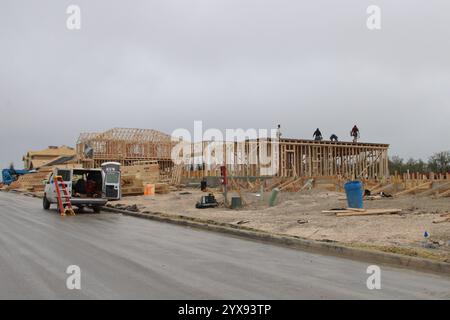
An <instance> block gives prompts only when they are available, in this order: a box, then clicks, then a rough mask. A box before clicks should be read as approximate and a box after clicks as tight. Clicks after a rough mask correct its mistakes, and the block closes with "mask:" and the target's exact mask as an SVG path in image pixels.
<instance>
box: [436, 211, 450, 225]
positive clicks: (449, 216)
mask: <svg viewBox="0 0 450 320" xmlns="http://www.w3.org/2000/svg"><path fill="white" fill-rule="evenodd" d="M440 217H441V218H439V219H435V220H433V223H442V222H450V213H447V214H441V215H440Z"/></svg>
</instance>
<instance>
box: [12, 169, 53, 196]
mask: <svg viewBox="0 0 450 320" xmlns="http://www.w3.org/2000/svg"><path fill="white" fill-rule="evenodd" d="M51 172H52V171H51V169H42V170H39V171H38V172H33V173H27V174H24V175H22V176H20V177H19V179H17V181H14V182H13V183H11V185H10V186H9V188H10V189H20V190H27V191H33V192H38V191H44V188H45V185H44V183H43V181H44V180H47V179H48V178H49V176H50V174H51Z"/></svg>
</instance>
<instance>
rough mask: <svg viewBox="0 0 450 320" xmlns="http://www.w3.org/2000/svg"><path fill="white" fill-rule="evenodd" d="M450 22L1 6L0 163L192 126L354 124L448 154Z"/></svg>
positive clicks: (343, 5) (259, 5)
mask: <svg viewBox="0 0 450 320" xmlns="http://www.w3.org/2000/svg"><path fill="white" fill-rule="evenodd" d="M70 4H77V5H79V6H80V7H81V18H82V23H81V30H79V31H69V30H67V29H66V19H67V17H68V16H67V14H66V8H67V6H68V5H70ZM371 4H376V5H378V6H380V7H381V10H382V29H381V30H380V31H369V30H368V29H367V27H366V19H367V14H366V9H367V7H368V6H369V5H371ZM449 14H450V2H449V1H448V0H427V1H423V0H396V1H392V0H386V1H381V0H372V1H366V0H340V1H336V0H314V1H300V0H133V1H124V0H120V1H112V0H108V1H107V0H71V1H63V0H53V1H49V0H40V1H32V0H27V1H24V0H2V1H1V4H0V106H1V119H2V121H1V125H0V134H1V140H0V141H1V142H0V150H1V151H0V164H1V167H4V166H6V165H8V164H9V162H11V161H15V163H16V167H19V166H20V167H21V166H22V163H21V162H20V158H21V156H22V155H23V154H24V153H25V151H26V150H28V149H36V148H37V149H39V148H44V147H46V146H48V145H60V144H67V145H72V146H74V145H75V142H76V139H77V137H78V134H79V133H80V132H81V131H98V130H105V129H108V128H111V127H116V126H120V127H138V128H154V129H159V130H162V131H165V132H167V133H170V132H172V131H173V130H174V129H176V128H188V129H191V128H192V127H193V121H194V120H203V121H204V126H205V127H208V128H212V127H214V128H221V129H223V128H239V127H242V128H273V127H275V126H276V124H277V123H281V125H282V129H283V133H284V136H288V137H295V138H310V137H311V135H312V133H313V131H314V130H315V128H316V127H319V128H321V130H322V132H323V133H324V135H325V136H326V137H328V136H329V135H330V134H331V133H336V134H337V135H338V136H339V137H341V138H342V139H346V140H349V137H348V134H349V131H350V129H351V127H352V126H353V124H355V123H357V124H358V125H359V127H360V129H361V135H362V140H363V141H368V142H383V143H390V144H391V155H393V154H399V155H400V156H402V157H410V156H412V157H422V158H424V159H426V158H427V157H428V156H429V155H430V154H431V153H433V152H436V151H442V150H449V149H450V142H449V136H450V125H449V119H450V41H449V39H450V20H449Z"/></svg>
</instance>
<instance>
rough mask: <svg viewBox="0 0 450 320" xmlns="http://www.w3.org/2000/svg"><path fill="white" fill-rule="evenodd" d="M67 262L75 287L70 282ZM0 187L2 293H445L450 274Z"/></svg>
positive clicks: (273, 296)
mask: <svg viewBox="0 0 450 320" xmlns="http://www.w3.org/2000/svg"><path fill="white" fill-rule="evenodd" d="M69 265H77V266H79V268H80V270H81V289H80V290H76V289H75V290H69V289H67V287H66V279H67V278H68V277H69V276H70V274H66V269H67V267H68V266H69ZM367 267H368V264H367V263H361V262H356V261H352V260H346V259H340V258H336V257H328V256H323V255H318V254H311V253H305V252H301V251H297V250H292V249H289V248H283V247H278V246H272V245H268V244H263V243H258V242H253V241H249V240H244V239H240V238H236V237H231V236H227V235H222V234H216V233H212V232H207V231H202V230H195V229H190V228H187V227H182V226H176V225H171V224H167V223H160V222H154V221H149V220H144V219H139V218H133V217H128V216H122V215H119V214H114V213H101V214H90V213H89V214H79V215H77V216H67V217H64V218H61V217H60V216H58V214H57V213H56V210H51V211H45V210H43V209H42V205H41V201H40V200H39V199H36V198H30V197H25V196H22V195H18V194H13V193H4V192H0V299H16V298H18V299H119V298H120V299H128V298H133V299H315V298H317V299H382V298H384V299H399V298H412V299H416V298H417V299H421V298H424V299H427V298H440V299H450V278H447V277H443V276H436V275H428V274H425V273H419V272H414V271H409V270H403V269H394V268H386V267H382V268H381V290H368V289H367V286H366V279H367V277H368V276H369V275H368V274H366V269H367Z"/></svg>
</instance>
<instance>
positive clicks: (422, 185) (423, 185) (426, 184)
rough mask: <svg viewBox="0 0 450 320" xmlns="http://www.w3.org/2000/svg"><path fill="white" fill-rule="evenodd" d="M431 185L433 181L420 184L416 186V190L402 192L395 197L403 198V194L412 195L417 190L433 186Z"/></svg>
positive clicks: (410, 189)
mask: <svg viewBox="0 0 450 320" xmlns="http://www.w3.org/2000/svg"><path fill="white" fill-rule="evenodd" d="M431 184H432V182H431V181H429V182H425V183H422V184H419V185H418V186H415V187H414V188H409V189H407V190H404V191H400V192H399V193H396V194H395V195H394V196H395V197H397V196H401V195H403V194H408V193H411V192H413V191H415V190H418V189H420V188H423V187H426V186H431Z"/></svg>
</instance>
